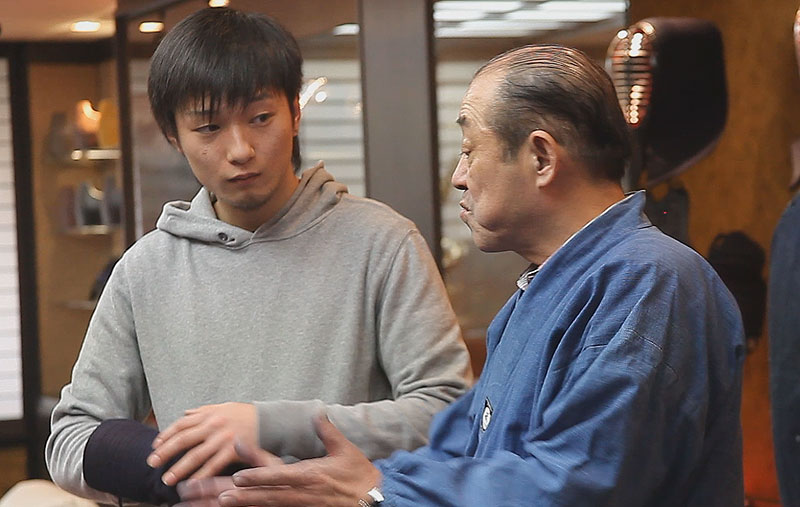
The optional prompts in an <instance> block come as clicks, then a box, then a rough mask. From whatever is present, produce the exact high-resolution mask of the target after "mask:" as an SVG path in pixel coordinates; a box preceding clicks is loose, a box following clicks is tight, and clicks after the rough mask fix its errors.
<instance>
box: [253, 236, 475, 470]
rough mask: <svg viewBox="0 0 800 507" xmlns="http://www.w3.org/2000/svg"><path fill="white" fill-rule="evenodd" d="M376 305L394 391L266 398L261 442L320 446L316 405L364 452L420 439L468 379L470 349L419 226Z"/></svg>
mask: <svg viewBox="0 0 800 507" xmlns="http://www.w3.org/2000/svg"><path fill="white" fill-rule="evenodd" d="M374 304H375V305H376V316H377V322H376V324H375V329H376V334H377V336H375V337H371V336H370V337H365V339H375V340H377V352H378V360H379V361H380V365H381V367H382V368H383V370H384V372H385V374H386V377H387V378H388V380H389V383H390V384H391V388H392V395H393V399H387V400H380V401H375V402H368V403H359V404H356V405H352V406H344V405H337V404H331V405H326V404H324V403H323V402H321V401H319V400H316V401H270V402H259V403H256V405H257V407H258V409H259V427H260V428H263V429H262V430H261V431H260V439H261V445H262V447H264V448H265V449H267V450H269V451H271V452H273V453H275V454H277V455H279V456H287V455H288V456H293V457H296V458H300V459H303V458H310V457H316V456H321V455H324V454H325V449H324V447H323V446H322V443H321V442H320V441H319V439H318V438H317V437H316V434H315V432H314V429H313V425H312V418H313V416H314V415H315V414H317V413H320V412H322V411H325V412H327V415H328V417H329V418H330V420H331V421H332V422H333V423H334V424H335V425H336V427H337V428H339V429H340V430H341V431H342V433H344V435H345V436H347V438H348V439H350V440H351V441H352V442H353V443H355V444H356V445H357V446H358V447H359V448H360V449H361V450H362V451H363V452H364V453H365V454H366V455H367V456H368V457H369V458H370V459H377V458H383V457H386V456H388V455H389V454H391V453H392V452H393V451H395V450H397V449H415V448H417V447H419V446H421V445H424V444H425V443H426V442H427V433H428V428H429V425H430V422H431V418H432V417H433V415H434V414H436V413H437V412H439V411H440V410H442V409H443V408H445V407H446V406H447V405H448V404H449V403H451V402H452V401H453V400H455V399H456V398H458V397H459V396H460V395H462V394H463V393H464V392H465V391H466V390H467V388H468V387H469V385H470V384H471V382H472V371H471V367H470V363H469V353H468V352H467V349H466V345H465V344H464V342H463V340H462V338H461V332H460V328H459V326H458V322H457V321H456V318H455V315H454V313H453V309H452V307H451V306H450V302H449V300H448V298H447V293H446V292H445V288H444V283H443V282H442V279H441V276H440V275H439V273H438V270H437V268H436V264H435V263H434V262H433V258H432V256H431V255H430V252H429V250H428V247H427V245H426V244H425V241H424V240H423V239H422V237H421V235H420V234H419V232H418V231H416V230H413V231H411V232H409V234H407V235H406V237H405V239H404V241H403V242H402V244H401V246H400V247H399V249H398V250H397V252H396V253H395V255H394V257H393V259H392V262H391V265H390V267H389V270H388V272H387V273H386V274H385V276H384V280H383V287H382V289H381V292H380V295H379V297H378V300H377V301H376V302H375V303H374Z"/></svg>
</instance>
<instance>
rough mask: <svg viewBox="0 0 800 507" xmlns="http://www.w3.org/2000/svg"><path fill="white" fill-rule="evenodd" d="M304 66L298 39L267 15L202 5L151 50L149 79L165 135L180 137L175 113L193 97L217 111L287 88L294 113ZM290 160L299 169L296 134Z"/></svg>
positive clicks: (153, 105) (154, 108)
mask: <svg viewBox="0 0 800 507" xmlns="http://www.w3.org/2000/svg"><path fill="white" fill-rule="evenodd" d="M302 67H303V57H302V55H301V54H300V48H299V47H298V46H297V41H296V40H295V38H294V37H293V36H292V34H291V33H289V32H288V31H287V30H286V29H285V28H283V26H281V25H280V24H279V23H278V22H277V21H275V20H274V19H272V18H270V17H269V16H266V15H263V14H258V13H246V12H241V11H237V10H234V9H229V8H224V7H215V8H206V9H202V10H200V11H197V12H195V13H193V14H191V15H189V16H187V17H186V18H184V19H183V20H181V21H180V22H179V23H178V24H176V25H175V27H174V28H173V29H172V30H170V31H169V32H168V33H167V34H166V35H165V36H164V38H163V40H162V41H161V43H160V44H159V45H158V48H157V49H156V51H155V53H154V54H153V58H152V60H151V63H150V77H149V79H148V83H147V93H148V96H149V98H150V107H151V109H152V111H153V116H154V117H155V119H156V122H157V123H158V126H159V127H160V128H161V131H162V132H163V133H164V135H165V136H167V137H169V136H174V137H177V127H176V124H175V113H176V112H178V111H180V110H181V108H184V107H187V106H188V105H190V102H192V101H199V102H200V103H201V104H202V105H203V109H204V110H207V111H208V112H209V115H213V114H214V112H215V111H216V110H217V109H218V108H219V106H220V104H221V103H223V101H224V103H226V104H228V105H231V106H234V105H239V104H246V103H247V102H250V101H252V100H254V99H255V98H256V97H257V96H258V95H259V94H260V93H263V92H264V91H268V92H270V91H271V92H277V93H283V94H284V95H285V96H286V100H287V101H288V103H289V109H290V110H291V112H292V113H293V114H294V113H295V112H296V111H295V110H294V108H295V102H294V100H295V99H296V98H297V97H298V96H299V94H300V88H301V86H302V82H303V70H302ZM292 164H293V165H294V168H295V170H297V169H299V167H300V143H299V142H298V139H297V136H295V138H294V140H293V147H292Z"/></svg>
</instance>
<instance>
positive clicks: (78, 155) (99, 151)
mask: <svg viewBox="0 0 800 507" xmlns="http://www.w3.org/2000/svg"><path fill="white" fill-rule="evenodd" d="M119 157H120V151H119V148H87V149H85V150H72V153H70V159H72V161H73V162H91V161H102V160H119Z"/></svg>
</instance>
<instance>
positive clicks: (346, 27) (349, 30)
mask: <svg viewBox="0 0 800 507" xmlns="http://www.w3.org/2000/svg"><path fill="white" fill-rule="evenodd" d="M333 35H358V25H357V24H356V23H345V24H343V25H337V26H334V27H333Z"/></svg>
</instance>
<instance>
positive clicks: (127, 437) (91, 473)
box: [83, 419, 180, 505]
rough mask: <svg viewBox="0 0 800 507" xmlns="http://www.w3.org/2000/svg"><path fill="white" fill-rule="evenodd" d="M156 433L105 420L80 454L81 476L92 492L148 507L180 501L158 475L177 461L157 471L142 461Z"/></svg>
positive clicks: (125, 422)
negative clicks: (81, 460)
mask: <svg viewBox="0 0 800 507" xmlns="http://www.w3.org/2000/svg"><path fill="white" fill-rule="evenodd" d="M156 435H158V430H157V429H155V428H152V427H150V426H147V425H145V424H142V423H140V422H138V421H134V420H132V419H109V420H106V421H103V422H102V423H100V425H99V426H98V427H97V428H96V429H95V430H94V431H93V432H92V434H91V435H90V436H89V440H88V441H87V442H86V447H85V449H84V451H83V477H84V479H85V480H86V483H87V484H88V485H89V486H91V487H93V488H94V489H97V490H100V491H105V492H108V493H111V494H114V495H117V496H118V497H122V498H125V499H128V500H134V501H137V502H147V503H152V504H162V503H168V504H170V505H171V504H174V503H178V502H179V501H180V497H179V496H178V492H177V490H176V488H175V487H174V486H167V485H166V484H164V483H163V482H161V476H162V475H163V474H164V472H165V471H166V470H167V469H169V467H170V466H172V465H173V464H174V463H175V462H176V461H177V460H178V459H179V458H180V456H177V457H175V458H173V459H172V460H170V461H169V462H168V463H166V464H165V465H164V466H161V467H159V468H150V466H149V465H148V464H147V462H146V461H145V460H146V459H147V456H148V455H149V454H150V453H151V452H152V450H153V448H152V443H153V440H154V439H155V437H156Z"/></svg>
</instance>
